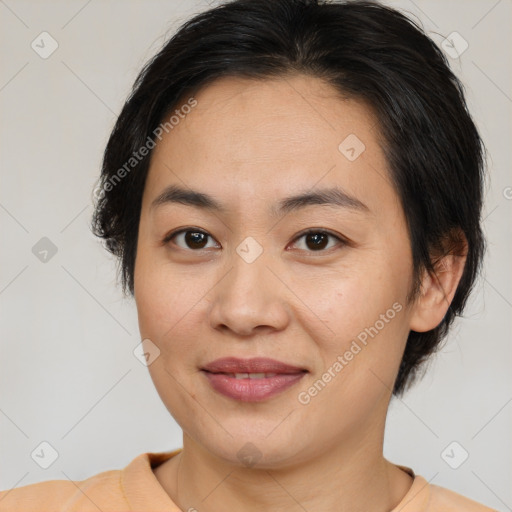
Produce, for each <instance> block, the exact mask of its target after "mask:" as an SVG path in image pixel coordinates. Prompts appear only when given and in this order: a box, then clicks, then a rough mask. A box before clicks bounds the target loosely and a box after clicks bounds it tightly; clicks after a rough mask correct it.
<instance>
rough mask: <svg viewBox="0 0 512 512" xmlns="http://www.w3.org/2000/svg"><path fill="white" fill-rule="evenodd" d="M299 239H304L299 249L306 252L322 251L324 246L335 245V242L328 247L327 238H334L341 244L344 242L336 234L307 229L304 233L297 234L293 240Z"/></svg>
mask: <svg viewBox="0 0 512 512" xmlns="http://www.w3.org/2000/svg"><path fill="white" fill-rule="evenodd" d="M301 239H304V243H303V246H302V247H301V249H303V250H306V251H308V252H322V251H324V250H325V249H326V248H327V249H330V248H332V247H335V246H336V244H334V245H331V246H329V247H328V245H329V239H333V240H336V241H337V242H338V243H339V244H341V245H344V244H345V241H344V240H342V239H341V238H340V237H339V236H336V235H334V234H332V233H329V232H327V231H315V230H309V231H307V232H305V233H302V235H300V236H298V237H297V238H296V239H295V240H301Z"/></svg>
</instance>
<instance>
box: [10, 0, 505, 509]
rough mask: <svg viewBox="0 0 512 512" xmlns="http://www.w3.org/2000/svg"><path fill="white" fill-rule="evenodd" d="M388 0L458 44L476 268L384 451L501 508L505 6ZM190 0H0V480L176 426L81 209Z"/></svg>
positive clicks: (396, 414)
mask: <svg viewBox="0 0 512 512" xmlns="http://www.w3.org/2000/svg"><path fill="white" fill-rule="evenodd" d="M388 4H389V5H391V6H394V7H399V8H403V9H404V10H406V11H408V12H409V13H410V14H412V15H414V16H416V17H417V19H419V20H420V21H421V23H422V24H423V26H424V27H425V28H426V30H427V32H429V33H430V34H431V36H432V37H433V39H434V40H435V41H436V42H437V43H438V44H440V45H441V43H442V41H443V39H444V38H445V37H446V36H448V35H449V34H451V33H452V32H453V31H456V32H458V33H459V34H460V35H461V36H462V37H463V38H464V39H465V40H466V41H467V43H468V44H469V47H468V48H467V50H466V51H465V52H464V53H462V55H461V56H460V58H459V59H451V58H450V62H451V64H452V67H453V69H454V70H455V72H456V73H457V74H458V76H460V77H461V79H462V80H463V82H464V83H465V84H466V88H467V95H468V100H469V105H470V109H471V111H472V113H473V115H474V117H475V119H476V121H477V123H478V126H479V128H480V130H481V133H482V136H483V138H484V140H485V143H486V145H487V148H488V150H489V153H490V158H489V169H490V175H491V180H490V182H489V185H488V191H487V199H486V207H485V230H486V233H487V236H488V242H489V248H488V255H487V260H486V265H485V275H484V278H483V279H481V280H480V281H479V284H478V286H477V288H476V290H475V292H474V295H473V297H472V299H471V301H470V303H469V304H468V309H467V312H466V319H464V320H462V321H460V320H459V321H457V322H456V324H455V326H454V329H453V331H452V334H451V336H450V337H449V339H448V341H447V343H446V345H445V347H444V349H443V350H442V351H441V352H440V353H439V355H438V356H437V357H436V358H435V359H434V360H433V361H432V364H431V365H430V368H429V373H428V374H427V375H426V376H425V378H424V379H423V380H422V381H421V383H419V384H417V385H416V386H415V387H414V388H413V389H412V390H411V391H409V392H408V393H407V394H406V395H405V397H404V398H403V399H402V400H398V399H394V400H393V401H392V405H391V408H390V413H389V419H388V427H387V432H386V443H385V455H386V456H387V457H388V458H389V459H390V460H391V461H393V462H395V463H398V464H403V465H406V466H410V467H412V468H413V469H414V470H415V471H416V473H418V474H421V475H423V476H424V477H425V478H426V479H427V480H429V481H431V482H432V483H434V484H437V485H442V486H445V487H448V488H450V489H453V490H455V491H457V492H459V493H462V494H465V495H467V496H469V497H471V498H473V499H476V500H478V501H481V502H483V503H485V504H487V505H489V506H492V507H495V508H497V509H499V510H512V509H511V507H512V495H511V485H510V484H511V476H512V475H511V451H512V450H511V449H512V446H511V432H512V428H511V427H512V421H511V413H512V386H511V376H510V375H511V372H510V368H511V348H510V347H511V343H510V341H511V321H510V319H511V316H512V290H511V264H510V262H511V261H512V258H511V239H512V237H511V222H510V219H511V215H510V213H511V205H512V200H511V199H510V198H511V197H512V189H511V188H510V187H512V175H511V173H510V168H511V151H510V147H511V141H512V139H511V112H512V99H511V97H512V94H511V92H510V91H511V74H512V73H511V64H510V62H511V59H510V50H509V49H510V48H511V47H512V38H511V32H510V25H511V14H512V2H511V1H510V0H501V1H484V0H478V1H476V0H473V1H468V0H457V1H453V0H452V1H440V0H439V1H433V0H416V1H415V2H412V1H410V0H400V1H390V2H388ZM207 7H208V4H207V3H206V2H204V1H203V2H201V1H200V0H195V1H189V0H183V1H176V0H175V1H171V0H165V1H157V0H151V1H144V2H142V1H133V0H132V1H112V0H109V1H99V0H92V1H86V0H81V1H74V0H73V1H70V0H66V1H64V0H61V1H55V0H52V1H44V2H42V1H35V0H34V1H22V0H5V1H1V0H0V16H1V26H0V37H1V48H2V62H1V76H0V108H1V120H2V123H1V187H0V222H1V237H2V238H1V239H2V247H1V253H0V305H1V337H0V343H1V357H0V489H8V488H12V487H14V486H22V485H27V484H30V483H34V482H39V481H43V480H51V479H67V478H69V479H72V480H81V479H84V478H87V477H89V476H91V475H93V474H96V473H98V472H100V471H105V470H107V469H116V468H122V467H124V466H125V465H126V464H128V463H129V462H130V461H131V460H132V459H133V458H134V457H135V456H136V455H138V454H140V453H142V452H145V451H165V450H170V449H174V448H178V447H180V446H181V430H180V429H179V427H178V426H177V424H176V423H175V422H174V420H173V419H172V417H171V416H170V415H169V414H168V412H167V410H166V409H165V407H164V406H163V404H162V403H161V401H160V398H159V397H158V395H157V393H156V391H155V389H154V387H153V384H152V382H151V380H150V377H149V374H148V371H147V368H146V367H144V366H143V365H142V364H141V363H140V362H139V361H138V360H137V359H136V358H135V356H134V355H133V352H132V351H133V349H134V348H135V346H136V345H137V344H138V343H139V342H140V339H139V332H138V327H137V316H136V309H135V306H134V304H133V302H132V301H130V300H125V299H123V297H122V294H121V290H120V287H118V286H116V274H115V270H116V263H115V261H114V260H113V259H112V258H111V257H110V256H109V255H108V254H107V252H106V251H105V250H104V249H103V248H102V247H101V245H100V241H99V240H97V239H95V238H94V237H93V235H92V234H91V233H90V231H89V221H90V217H91V213H92V201H91V194H92V189H93V187H94V184H95V181H96V179H97V177H98V175H99V167H100V162H101V155H102V151H103V149H104V146H105V143H106V141H107V137H108V135H109V133H110V130H111V128H112V127H113V124H114V121H115V119H116V115H117V114H118V113H119V111H120V109H121V107H122V105H123V102H124V100H125V99H126V96H127V94H128V92H129V90H130V88H131V85H132V83H133V80H134V79H135V76H136V74H137V73H138V71H139V70H140V68H141V67H142V65H143V64H144V63H145V62H146V60H147V59H148V58H150V57H151V56H152V55H153V54H154V53H155V52H156V51H157V50H158V49H159V48H160V46H161V45H162V44H163V42H164V40H165V39H166V38H167V37H168V36H170V35H171V34H172V33H173V32H174V31H175V30H176V29H177V28H178V27H179V25H180V24H181V23H182V22H183V21H185V20H186V19H188V18H189V17H190V16H191V15H192V14H193V13H196V12H198V11H200V10H203V9H205V8H207ZM43 31H47V32H49V33H50V34H51V36H52V37H53V38H54V39H55V40H56V41H57V42H58V45H59V47H58V49H57V50H56V51H55V52H54V53H53V54H52V55H51V56H50V57H49V58H47V59H42V58H41V57H40V56H39V55H38V54H37V53H36V52H35V51H34V50H33V49H32V48H31V42H32V41H33V40H34V39H36V38H37V37H38V36H39V34H40V33H41V32H43ZM36 40H37V39H36ZM453 192H454V194H456V193H457V191H456V190H454V191H453ZM42 237H48V238H49V239H50V240H51V241H52V242H53V243H54V244H55V245H56V247H57V249H58V251H57V253H56V254H55V255H54V256H53V257H52V258H50V259H49V261H47V262H46V263H43V262H41V261H40V260H39V259H38V258H36V256H35V255H34V254H33V253H32V247H33V246H34V245H35V244H36V243H37V242H38V241H39V240H40V239H41V238H42ZM42 441H47V442H49V443H50V444H51V445H52V446H53V447H54V448H55V449H56V450H57V452H58V454H59V457H58V459H57V460H56V461H55V462H54V463H53V464H52V465H51V466H50V467H49V468H48V469H46V470H45V469H42V468H40V467H39V466H38V465H37V464H36V463H35V462H34V460H33V459H32V458H31V453H32V452H33V451H34V449H35V448H36V447H38V446H39V445H40V443H41V442H42ZM452 441H457V442H458V443H459V444H460V445H461V446H462V447H463V448H464V449H465V450H467V452H468V453H469V458H468V459H467V460H466V461H465V462H464V463H463V464H462V465H461V466H460V467H459V468H458V469H452V468H450V467H449V466H448V465H447V463H446V462H445V460H443V458H442V457H441V453H442V452H443V450H444V449H445V448H446V447H447V446H448V445H449V444H450V443H451V442H452ZM457 449H458V448H457ZM454 454H455V456H456V457H459V456H460V454H459V453H458V452H457V451H455V452H454Z"/></svg>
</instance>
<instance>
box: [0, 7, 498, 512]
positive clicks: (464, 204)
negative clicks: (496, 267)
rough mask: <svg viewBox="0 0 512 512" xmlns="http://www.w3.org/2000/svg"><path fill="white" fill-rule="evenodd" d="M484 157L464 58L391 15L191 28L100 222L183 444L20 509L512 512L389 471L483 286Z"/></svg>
mask: <svg viewBox="0 0 512 512" xmlns="http://www.w3.org/2000/svg"><path fill="white" fill-rule="evenodd" d="M482 153H483V145H482V142H481V140H480V137H479V134H478V132H477V129H476V127H475V125H474V123H473V121H472V119H471V117H470V115H469V113H468V111H467V107H466V103H465V99H464V95H463V91H462V86H461V84H460V83H459V81H458V80H457V79H456V77H455V76H454V75H453V74H452V72H451V71H450V70H449V68H448V66H447V63H446V60H445V58H444V57H443V55H442V53H441V52H440V51H439V50H438V49H437V47H436V46H435V45H434V43H433V42H432V41H431V40H430V39H429V38H428V37H427V36H426V35H425V34H424V33H423V32H422V31H421V29H419V27H417V26H416V25H414V24H413V23H412V22H411V21H409V20H408V19H407V18H405V17H404V16H403V15H401V14H400V13H398V12H397V11H395V10H393V9H390V8H387V7H384V6H381V5H379V4H376V3H370V2H360V1H351V2H345V3H325V4H319V3H317V2H316V1H313V0H309V1H308V0H302V1H301V0H235V1H232V2H229V3H226V4H225V5H222V6H219V7H217V8H214V9H211V10H209V11H206V12H204V13H202V14H200V15H198V16H196V17H195V18H193V19H191V20H190V21H189V22H187V23H186V24H185V25H183V26H182V27H181V29H180V30H179V31H178V32H177V34H176V35H175V36H174V37H173V38H172V39H171V40H170V41H169V42H168V43H167V44H166V45H165V46H164V48H163V49H162V50H161V51H160V52H159V53H158V55H156V56H155V58H154V59H152V60H151V62H149V63H148V65H147V66H146V67H145V68H144V70H143V71H142V72H141V74H140V76H139V77H138V79H137V81H136V83H135V86H134V90H133V92H132V94H131V96H130V98H129V99H128V100H127V102H126V104H125V105H124V108H123V110H122V112H121V114H120V116H119V118H118V120H117V123H116V126H115V128H114V130H113V132H112V134H111V137H110V140H109V141H108V145H107V147H106V151H105V155H104V161H103V168H102V174H101V188H100V189H98V203H97V205H96V210H95V214H94V218H93V225H92V227H93V230H94V232H95V234H96V235H98V236H99V237H101V238H103V239H105V240H106V245H107V248H108V250H109V251H111V252H112V253H113V254H115V255H116V256H118V257H119V258H120V262H121V269H122V281H123V286H124V290H125V291H128V292H129V293H130V294H131V295H133V297H134V299H135V302H136V305H137V311H138V318H139V326H140V332H141V339H143V340H144V341H143V343H142V346H143V357H144V359H145V361H146V364H147V365H148V368H149V371H150V374H151V377H152V379H153V381H154V384H155V386H156V389H157V391H158V393H159V395H160V397H161V398H162V400H163V402H164V404H165V405H166V407H167V408H168V410H169V412H170V413H171V414H172V416H173V417H174V418H175V420H176V421H177V422H178V423H179V425H180V426H181V427H182V429H183V448H182V449H181V450H177V451H173V452H162V453H157V454H155V453H152V454H142V455H140V456H139V457H137V458H136V459H135V460H134V461H132V462H131V463H130V464H129V465H128V466H127V467H126V468H125V469H123V470H112V471H107V472H104V473H100V474H98V475H95V476H92V477H90V478H89V479H86V480H84V481H81V482H70V481H49V482H42V483H39V484H32V485H29V486H25V487H21V488H17V489H13V490H10V491H4V492H3V493H1V494H0V507H1V508H2V510H57V509H58V510H62V511H64V510H65V511H72V510H73V511H74V510H80V511H85V510H98V509H99V510H102V511H104V512H105V511H107V510H108V511H113V510H146V511H148V510H184V511H185V510H188V511H193V510H198V511H199V512H203V511H205V512H207V511H218V510H244V511H256V510H261V511H262V510H326V511H335V510H336V511H339V510H351V511H353V510H365V511H381V512H385V511H397V512H398V511H399V510H400V511H403V512H407V511H415V512H420V511H421V512H422V511H428V512H436V511H443V512H445V511H459V510H460V511H462V510H464V511H465V512H467V511H489V510H491V509H490V508H488V507H486V506H484V505H481V504H478V503H476V502H474V501H472V500H470V499H468V498H465V497H463V496H460V495H458V494H456V493H454V492H452V491H449V490H447V489H443V488H441V487H438V486H435V485H431V484H429V483H428V482H427V481H426V480H425V479H424V478H423V477H422V476H420V475H415V474H414V471H413V470H412V469H410V468H407V467H404V466H399V465H395V464H393V463H391V462H389V461H387V460H386V459H385V458H384V457H383V438H384V427H385V420H386V413H387V409H388V405H389V401H390V399H391V397H392V395H393V394H395V395H396V396H399V395H400V394H401V393H403V391H404V390H405V389H406V388H407V386H409V385H410V384H411V382H413V380H414V377H415V375H416V373H417V371H418V369H419V368H420V367H421V364H422V363H423V362H424V361H425V360H426V359H427V358H428V356H429V355H430V354H431V353H432V352H433V351H434V350H435V349H436V347H437V346H438V344H439V343H440V341H441V340H442V339H443V337H444V336H445V335H446V333H447V331H448V328H449V326H450V324H451V323H452V321H453V319H454V318H455V317H456V316H457V315H460V314H461V312H462V310H463V308H464V304H465V302H466V299H467V297H468V295H469V292H470V290H471V288H472V285H473V283H474V280H475V278H476V276H477V274H478V270H479V268H480V264H481V259H482V255H483V249H484V240H483V235H482V230H481V225H480V218H481V207H482V181H483V172H484V171H483V158H482Z"/></svg>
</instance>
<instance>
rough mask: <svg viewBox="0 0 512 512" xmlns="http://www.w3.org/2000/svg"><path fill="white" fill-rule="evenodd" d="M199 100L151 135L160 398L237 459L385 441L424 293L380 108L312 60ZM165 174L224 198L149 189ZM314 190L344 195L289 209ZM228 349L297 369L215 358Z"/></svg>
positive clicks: (145, 248) (207, 442) (142, 240)
mask: <svg viewBox="0 0 512 512" xmlns="http://www.w3.org/2000/svg"><path fill="white" fill-rule="evenodd" d="M187 99H188V98H185V100H184V101H183V104H185V103H186V102H187ZM195 100H196V101H197V104H195V103H194V102H193V101H191V102H189V103H188V104H189V105H192V104H194V105H195V106H193V107H192V108H184V109H181V110H180V106H179V105H178V107H177V109H178V110H179V113H180V115H179V116H178V117H179V122H176V119H174V121H173V123H172V129H171V128H169V126H170V125H168V127H167V128H168V133H166V132H165V131H164V132H163V137H162V140H161V141H160V142H158V144H157V146H156V148H155V150H154V153H153V155H152V160H151V166H150V170H149V174H148V179H147V181H146V185H145V190H144V195H143V202H142V211H141V218H140V226H139V237H138V246H137V258H136V265H135V300H136V304H137V309H138V316H139V325H140V331H141V336H142V338H141V339H149V340H151V342H150V344H149V345H147V347H148V348H149V347H153V348H152V349H150V350H149V352H150V353H151V352H152V353H153V354H158V350H159V351H160V353H159V355H158V357H156V358H155V359H154V361H153V360H152V359H153V357H154V355H153V356H152V357H151V358H150V361H151V364H150V365H149V371H150V374H151V377H152V379H153V381H154V383H155V386H156V389H157V391H158V393H159V395H160V397H161V399H162V400H163V402H164V404H165V405H166V407H167V408H168V410H169V412H170V413H171V414H172V416H173V417H174V418H175V420H176V421H177V422H178V423H179V425H180V426H181V427H182V429H183V431H184V433H185V435H186V436H188V437H189V438H190V439H191V440H193V441H194V442H195V443H197V444H198V445H200V446H201V447H202V448H203V449H205V450H207V451H208V452H210V453H212V454H215V455H216V456H219V457H222V458H223V459H224V460H227V461H231V462H234V463H238V464H239V463H240V462H242V463H247V461H248V460H251V459H250V457H251V456H252V460H254V461H256V459H259V464H261V466H262V467H265V466H267V467H275V466H277V465H279V464H285V463H286V464H291V463H295V462H299V461H303V460H307V459H309V458H311V457H314V456H318V455H320V454H321V453H328V452H330V451H332V450H334V449H336V450H339V449H340V447H343V446H347V443H349V442H350V444H351V446H352V448H354V446H358V444H359V445H360V446H362V447H365V448H363V449H368V447H370V446H377V445H378V443H379V442H381V438H382V436H383V430H384V421H385V416H386V410H387V406H388V402H389V398H390V395H391V390H392V388H393V383H394V379H395V377H396V374H397V371H398V367H399V364H400V360H401V356H402V353H403V350H404V347H405V342H406V339H407V335H408V332H409V330H410V328H411V319H412V318H413V317H414V306H409V305H407V302H406V298H407V295H408V292H409V291H410V289H411V286H412V281H411V279H412V277H411V276H412V259H411V250H410V243H409V239H408V235H407V229H406V223H405V218H404V214H403V211H402V208H401V206H400V203H399V200H398V196H397V194H396V192H395V190H394V189H393V187H392V185H391V180H390V177H389V170H388V167H387V163H386V160H385V158H384V156H383V152H382V150H381V148H380V147H379V144H378V142H377V139H378V133H377V127H376V119H375V117H374V116H373V115H372V113H371V112H370V110H369V109H367V108H366V107H365V106H364V105H362V104H361V103H358V102H355V101H353V100H343V99H341V98H340V97H339V96H337V95H336V92H335V91H334V89H332V88H331V86H329V85H327V84H325V83H324V82H322V81H320V80H319V79H317V78H310V77H305V76H294V77H289V78H287V79H280V80H267V81H251V80H243V79H234V78H223V79H221V80H218V81H216V82H215V83H213V84H212V85H209V86H207V87H206V88H204V89H202V90H201V91H200V92H199V93H198V94H197V95H196V96H195ZM186 112H188V113H186ZM171 185H173V186H174V187H179V188H180V189H183V190H184V191H186V192H187V193H190V192H191V191H196V192H199V193H201V194H205V195H208V196H209V197H211V198H212V201H214V202H215V203H218V205H219V206H220V209H218V210H217V209H214V208H213V207H206V206H204V205H203V206H199V205H198V204H197V202H196V204H192V203H193V202H191V201H188V202H187V201H186V200H184V199H183V196H182V200H181V202H178V201H175V200H174V201H173V200H172V197H171V194H168V197H167V201H166V200H164V199H162V200H160V201H158V202H157V203H154V201H155V199H156V198H157V197H159V196H160V195H161V194H162V193H163V192H164V190H165V189H166V188H167V187H169V186H171ZM335 190H337V191H338V192H337V195H336V193H335ZM320 192H324V193H325V194H324V196H323V199H329V198H330V199H332V200H333V202H330V203H329V202H325V201H323V200H318V198H317V199H316V200H315V199H310V200H304V201H300V200H295V201H288V202H286V203H284V205H285V207H284V208H283V209H280V207H281V206H282V204H283V202H284V201H285V200H286V199H287V198H289V197H291V196H298V195H309V194H317V193H320ZM173 197H174V198H175V199H176V194H175V195H174V196H173ZM182 230H185V231H184V232H181V233H178V234H176V235H175V236H174V237H172V236H168V235H172V233H173V232H178V231H182ZM306 230H311V231H312V233H310V234H309V235H308V234H304V232H305V231H306ZM164 239H167V241H166V242H165V243H164V242H163V240H164ZM145 343H148V342H145ZM155 346H156V347H158V350H156V347H155ZM221 358H237V359H238V360H247V359H252V358H268V359H272V360H276V361H279V362H281V363H284V364H285V365H289V366H290V368H288V367H286V368H284V369H283V368H279V367H273V366H272V365H268V364H267V365H265V364H264V363H263V364H255V365H254V366H245V365H244V361H242V362H240V361H238V363H237V365H236V366H235V367H233V366H216V367H212V366H208V365H210V364H211V363H212V362H214V361H216V360H218V359H221ZM260 363H261V362H260ZM207 366H208V367H209V368H210V370H212V372H211V373H209V372H207V371H205V367H207ZM237 369H238V371H237ZM234 373H240V374H244V373H252V374H253V375H252V377H253V378H252V379H251V378H249V379H248V378H247V375H238V376H237V377H241V378H237V377H235V375H233V374H234ZM262 373H264V374H265V375H261V374H262ZM269 373H270V375H269ZM276 373H277V375H275V376H272V374H276ZM258 374H259V375H258ZM290 440H293V442H290Z"/></svg>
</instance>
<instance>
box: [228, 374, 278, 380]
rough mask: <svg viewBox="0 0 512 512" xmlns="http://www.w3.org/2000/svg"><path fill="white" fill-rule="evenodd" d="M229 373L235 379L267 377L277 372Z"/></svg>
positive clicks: (273, 375)
mask: <svg viewBox="0 0 512 512" xmlns="http://www.w3.org/2000/svg"><path fill="white" fill-rule="evenodd" d="M228 375H229V376H230V377H234V378H235V379H265V378H269V377H275V376H276V375H277V373H230V374H228Z"/></svg>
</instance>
